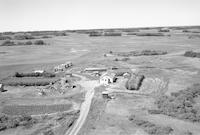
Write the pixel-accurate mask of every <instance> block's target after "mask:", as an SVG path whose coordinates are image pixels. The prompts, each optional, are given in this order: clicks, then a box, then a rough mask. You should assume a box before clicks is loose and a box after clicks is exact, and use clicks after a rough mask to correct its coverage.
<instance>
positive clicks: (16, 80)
mask: <svg viewBox="0 0 200 135" xmlns="http://www.w3.org/2000/svg"><path fill="white" fill-rule="evenodd" d="M57 80H58V78H43V77H9V78H6V79H3V80H1V83H2V84H4V85H9V86H46V85H49V84H51V83H54V82H56V81H57Z"/></svg>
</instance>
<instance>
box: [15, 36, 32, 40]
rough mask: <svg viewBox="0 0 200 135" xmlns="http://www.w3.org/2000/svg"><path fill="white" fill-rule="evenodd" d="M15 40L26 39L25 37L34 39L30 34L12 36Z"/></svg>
mask: <svg viewBox="0 0 200 135" xmlns="http://www.w3.org/2000/svg"><path fill="white" fill-rule="evenodd" d="M14 39H15V40H27V39H35V37H33V36H31V35H16V36H14Z"/></svg>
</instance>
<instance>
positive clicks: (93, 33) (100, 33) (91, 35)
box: [89, 32, 103, 37]
mask: <svg viewBox="0 0 200 135" xmlns="http://www.w3.org/2000/svg"><path fill="white" fill-rule="evenodd" d="M102 35H103V34H102V32H90V33H89V36H90V37H97V36H102Z"/></svg>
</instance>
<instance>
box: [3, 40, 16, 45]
mask: <svg viewBox="0 0 200 135" xmlns="http://www.w3.org/2000/svg"><path fill="white" fill-rule="evenodd" d="M15 45H16V44H15V42H13V41H10V40H7V41H5V42H3V43H2V44H1V46H15Z"/></svg>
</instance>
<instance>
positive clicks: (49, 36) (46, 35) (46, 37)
mask: <svg viewBox="0 0 200 135" xmlns="http://www.w3.org/2000/svg"><path fill="white" fill-rule="evenodd" d="M42 38H52V37H51V36H47V35H46V36H42Z"/></svg>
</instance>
